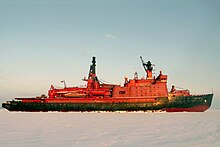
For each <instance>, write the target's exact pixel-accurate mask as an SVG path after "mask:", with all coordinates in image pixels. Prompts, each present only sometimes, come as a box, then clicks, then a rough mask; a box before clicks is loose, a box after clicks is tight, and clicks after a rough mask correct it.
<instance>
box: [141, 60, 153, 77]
mask: <svg viewBox="0 0 220 147" xmlns="http://www.w3.org/2000/svg"><path fill="white" fill-rule="evenodd" d="M140 58H141V62H142V65H143V67H144V70H145V71H146V72H147V79H152V71H153V65H152V63H151V62H150V61H148V62H147V63H145V62H144V60H143V59H142V57H141V56H140Z"/></svg>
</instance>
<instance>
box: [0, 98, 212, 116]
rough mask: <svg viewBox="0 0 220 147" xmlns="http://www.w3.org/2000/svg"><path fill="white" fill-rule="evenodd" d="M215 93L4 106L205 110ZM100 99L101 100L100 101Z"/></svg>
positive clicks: (21, 108)
mask: <svg viewBox="0 0 220 147" xmlns="http://www.w3.org/2000/svg"><path fill="white" fill-rule="evenodd" d="M212 97H213V94H208V95H199V96H182V97H173V98H157V99H156V100H155V101H152V100H151V101H149V100H147V99H145V100H142V101H140V100H139V101H137V99H133V100H132V98H130V99H129V101H128V100H127V101H125V100H122V99H121V100H117V101H116V99H114V98H111V99H109V100H108V101H106V99H96V101H95V102H94V101H91V100H87V101H86V99H85V101H82V100H80V101H78V102H76V101H77V99H72V100H75V101H71V99H69V101H64V100H63V101H59V100H57V101H56V100H53V101H49V100H48V101H44V102H21V101H9V102H6V103H3V104H2V107H4V108H6V109H8V110H9V111H33V112H36V111H37V112H38V111H64V112H65V111H148V110H150V111H157V110H161V111H167V112H184V111H188V112H203V111H205V110H207V109H208V108H209V107H210V106H211V102H212ZM98 100H99V101H98Z"/></svg>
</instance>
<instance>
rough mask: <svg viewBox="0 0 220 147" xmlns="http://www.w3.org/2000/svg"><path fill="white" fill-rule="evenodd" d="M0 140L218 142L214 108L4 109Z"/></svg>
mask: <svg viewBox="0 0 220 147" xmlns="http://www.w3.org/2000/svg"><path fill="white" fill-rule="evenodd" d="M0 146H4V147H6V146H8V147H14V146H15V147H17V146H18V147H20V146H28V147H29V146H53V147H54V146H57V147H60V146H63V147H64V146H65V147H68V146H69V147H71V146H77V147H78V146H85V147H88V146H94V147H97V146H101V147H105V146H107V147H108V146H113V147H114V146H120V147H121V146H126V147H127V146H136V147H138V146H169V147H170V146H216V147H217V146H220V110H208V111H206V112H201V113H187V112H186V113H144V112H134V113H119V112H114V113H112V112H111V113H98V112H86V113H81V112H77V113H74V112H68V113H65V112H64V113H62V112H47V113H45V112H33V113H30V112H9V111H7V110H5V109H0Z"/></svg>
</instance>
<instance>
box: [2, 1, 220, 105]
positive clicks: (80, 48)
mask: <svg viewBox="0 0 220 147" xmlns="http://www.w3.org/2000/svg"><path fill="white" fill-rule="evenodd" d="M219 47H220V1H218V0H193V1H192V0H166V1H165V0H152V1H149V0H136V1H134V0H109V1H103V0H91V1H89V0H65V1H60V0H37V1H36V0H19V1H16V0H10V1H8V0H0V68H1V71H0V89H1V90H0V101H1V102H2V101H5V100H11V99H12V98H14V97H30V96H33V97H35V96H36V95H41V94H42V93H45V94H47V90H48V89H49V87H50V85H51V84H53V85H55V86H60V87H62V86H63V85H62V84H61V83H60V81H61V80H65V81H66V83H67V85H68V86H79V85H84V84H85V83H84V82H83V81H81V79H82V78H83V77H85V76H86V77H87V74H88V70H89V65H90V64H91V58H92V56H96V57H97V75H98V77H99V79H103V80H105V81H108V82H110V83H116V84H120V83H121V84H122V83H123V81H124V76H127V77H129V78H133V74H134V72H135V71H137V72H138V74H139V77H143V76H145V72H144V70H143V68H142V65H141V62H140V59H139V56H143V58H144V60H146V61H148V60H151V61H152V63H154V64H155V65H156V66H155V69H156V70H155V75H158V73H159V71H160V70H162V71H163V73H164V74H167V75H168V88H170V87H171V85H176V86H178V87H183V88H186V89H189V90H190V91H191V92H192V93H194V94H204V93H211V92H212V90H214V94H215V95H214V102H213V105H215V106H219V107H220V104H219V103H220V86H219V83H220V78H219V73H220V67H219V63H220V49H219Z"/></svg>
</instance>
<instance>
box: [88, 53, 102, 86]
mask: <svg viewBox="0 0 220 147" xmlns="http://www.w3.org/2000/svg"><path fill="white" fill-rule="evenodd" d="M95 67H96V60H95V57H92V65H90V69H89V76H88V84H87V87H90V88H98V87H99V80H98V77H97V76H96V68H95Z"/></svg>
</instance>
